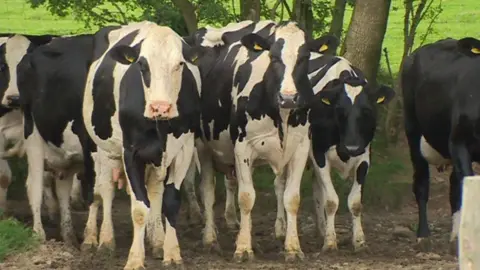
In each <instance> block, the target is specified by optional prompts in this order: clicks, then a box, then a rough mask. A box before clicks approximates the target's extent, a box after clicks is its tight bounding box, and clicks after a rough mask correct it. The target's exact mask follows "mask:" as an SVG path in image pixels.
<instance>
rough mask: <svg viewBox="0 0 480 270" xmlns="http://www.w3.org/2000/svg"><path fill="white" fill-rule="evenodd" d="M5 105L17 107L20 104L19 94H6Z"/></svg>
mask: <svg viewBox="0 0 480 270" xmlns="http://www.w3.org/2000/svg"><path fill="white" fill-rule="evenodd" d="M7 106H8V107H19V106H20V96H18V95H10V96H7Z"/></svg>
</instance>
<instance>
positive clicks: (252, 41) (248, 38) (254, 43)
mask: <svg viewBox="0 0 480 270" xmlns="http://www.w3.org/2000/svg"><path fill="white" fill-rule="evenodd" d="M241 42H242V45H243V46H245V47H246V48H247V49H249V50H250V51H255V52H261V51H268V50H270V44H269V43H268V41H267V40H266V39H264V38H263V37H261V36H259V35H257V34H248V35H245V36H243V37H242V39H241Z"/></svg>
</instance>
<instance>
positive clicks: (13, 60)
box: [2, 35, 30, 105]
mask: <svg viewBox="0 0 480 270" xmlns="http://www.w3.org/2000/svg"><path fill="white" fill-rule="evenodd" d="M29 45H30V40H28V39H27V38H26V37H24V36H22V35H15V36H13V37H10V38H9V39H8V40H7V42H6V46H5V47H6V55H5V59H6V61H7V65H8V70H9V72H10V81H9V83H8V88H7V90H6V91H5V94H4V95H3V99H2V104H3V105H7V104H8V102H7V97H8V96H11V95H19V94H20V93H19V91H18V86H17V65H18V63H20V61H21V60H22V58H23V56H24V55H25V54H26V53H27V49H28V46H29Z"/></svg>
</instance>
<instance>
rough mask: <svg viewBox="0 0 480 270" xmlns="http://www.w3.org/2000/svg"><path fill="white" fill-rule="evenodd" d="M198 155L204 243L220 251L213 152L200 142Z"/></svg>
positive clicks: (209, 248)
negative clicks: (216, 221) (214, 207)
mask: <svg viewBox="0 0 480 270" xmlns="http://www.w3.org/2000/svg"><path fill="white" fill-rule="evenodd" d="M197 149H198V156H199V158H200V160H201V162H200V165H201V172H200V175H201V178H202V180H201V182H200V192H201V195H202V196H201V197H202V202H203V207H204V213H203V215H204V219H205V228H204V230H203V245H204V246H205V248H206V249H207V250H210V251H216V252H219V251H220V246H219V244H218V242H217V232H216V230H217V229H216V226H215V215H214V212H213V204H214V203H215V172H214V170H213V157H212V154H211V153H210V152H209V150H208V149H206V147H205V146H203V145H201V144H198V146H197Z"/></svg>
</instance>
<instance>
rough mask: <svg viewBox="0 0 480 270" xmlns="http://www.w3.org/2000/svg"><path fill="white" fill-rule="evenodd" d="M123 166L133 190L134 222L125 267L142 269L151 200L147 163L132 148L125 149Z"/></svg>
mask: <svg viewBox="0 0 480 270" xmlns="http://www.w3.org/2000/svg"><path fill="white" fill-rule="evenodd" d="M123 166H124V168H125V172H126V176H127V180H128V185H129V188H130V190H131V192H130V200H131V215H132V223H133V241H132V246H131V247H130V253H129V255H128V261H127V264H126V265H125V268H124V269H128V270H130V269H142V268H145V267H144V261H145V246H144V239H145V223H146V222H147V220H148V216H149V212H150V201H149V199H148V197H147V190H146V187H145V163H144V162H143V161H142V160H141V159H140V158H138V157H135V156H134V155H133V151H132V150H130V149H124V152H123Z"/></svg>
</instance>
